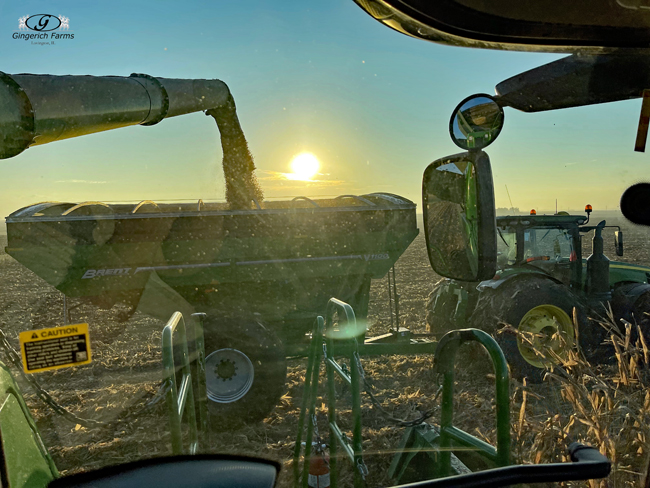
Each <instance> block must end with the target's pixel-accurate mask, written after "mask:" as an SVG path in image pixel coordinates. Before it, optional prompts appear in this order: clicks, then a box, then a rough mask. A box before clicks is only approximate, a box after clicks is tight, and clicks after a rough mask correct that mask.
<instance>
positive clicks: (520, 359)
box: [470, 277, 599, 383]
mask: <svg viewBox="0 0 650 488" xmlns="http://www.w3.org/2000/svg"><path fill="white" fill-rule="evenodd" d="M574 307H575V309H576V312H577V313H576V318H577V321H578V328H579V337H580V343H581V345H582V346H583V352H585V354H586V355H587V356H589V355H591V354H592V353H593V352H595V351H596V349H595V348H594V347H593V346H594V341H597V343H598V344H599V341H598V339H597V338H595V337H592V335H593V334H592V331H590V330H589V329H588V327H587V319H586V314H585V307H584V305H583V304H582V303H581V302H580V299H579V298H578V297H577V296H576V295H575V294H574V293H572V292H571V290H570V289H569V288H567V287H566V286H564V285H561V284H558V283H556V282H554V281H551V280H548V279H544V278H536V277H526V278H523V279H522V278H519V279H513V280H512V282H510V283H504V284H502V285H501V286H500V287H499V288H497V289H495V290H490V289H486V290H484V291H483V292H482V293H481V296H480V297H479V302H478V305H477V307H476V308H475V310H474V313H473V314H472V317H471V318H470V322H471V323H472V324H473V326H475V327H478V328H480V329H483V330H485V331H486V332H489V333H491V334H493V335H494V337H495V339H496V341H497V343H498V344H499V345H500V346H501V349H502V350H503V353H504V355H505V357H506V360H507V361H508V365H509V366H510V373H511V376H513V377H514V378H517V379H519V380H521V379H523V378H526V379H527V381H528V383H541V382H542V381H543V378H544V375H545V373H546V371H547V370H548V366H550V364H548V362H549V361H550V362H551V363H553V362H554V361H553V360H551V359H550V358H549V356H548V355H547V356H546V357H547V359H542V358H540V356H539V355H537V354H536V353H535V352H534V350H533V349H532V348H531V347H530V346H529V345H527V344H526V342H525V340H522V336H521V334H520V333H521V332H531V333H534V335H532V334H531V337H533V338H534V339H533V340H534V341H539V342H538V343H537V345H539V347H538V349H539V348H543V346H542V345H543V344H548V345H551V347H552V348H553V350H554V351H555V352H556V353H557V354H558V355H559V356H560V357H563V358H566V357H568V354H569V350H574V349H575V341H576V332H575V329H574V325H573V309H574ZM506 324H508V325H511V326H512V328H507V327H505V325H506ZM592 327H594V326H592ZM558 330H560V331H561V334H560V335H561V336H562V338H563V340H557V336H554V334H555V333H556V332H558ZM518 332H519V333H518ZM586 349H588V350H586Z"/></svg>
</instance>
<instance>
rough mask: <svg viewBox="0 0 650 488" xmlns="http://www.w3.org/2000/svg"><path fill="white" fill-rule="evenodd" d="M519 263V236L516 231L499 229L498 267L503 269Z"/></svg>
mask: <svg viewBox="0 0 650 488" xmlns="http://www.w3.org/2000/svg"><path fill="white" fill-rule="evenodd" d="M516 261H517V234H515V232H514V230H511V229H508V230H503V229H498V238H497V266H498V268H500V269H503V268H505V267H507V266H512V265H513V264H515V262H516Z"/></svg>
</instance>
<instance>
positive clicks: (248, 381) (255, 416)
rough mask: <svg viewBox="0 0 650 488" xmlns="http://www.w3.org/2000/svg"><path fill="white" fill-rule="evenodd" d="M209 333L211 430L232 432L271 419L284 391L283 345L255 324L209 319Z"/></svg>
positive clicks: (207, 377) (206, 326)
mask: <svg viewBox="0 0 650 488" xmlns="http://www.w3.org/2000/svg"><path fill="white" fill-rule="evenodd" d="M204 334H205V383H206V390H207V397H208V410H209V412H210V423H211V426H212V428H214V429H216V430H233V429H236V428H239V427H241V426H243V425H244V424H247V423H251V422H258V421H261V420H263V419H264V418H266V417H267V416H268V415H269V414H270V413H271V411H272V410H273V408H274V407H275V406H276V405H277V403H278V402H279V400H280V397H281V396H282V395H283V394H284V391H285V379H286V376H287V361H286V357H285V353H284V347H283V345H282V342H281V341H280V340H279V339H278V338H277V336H276V335H275V334H274V333H273V332H272V331H271V330H269V329H268V328H267V327H265V326H264V325H262V324H261V323H260V322H258V321H257V320H254V319H252V320H245V319H223V318H220V319H217V320H215V319H212V320H210V318H207V319H206V320H205V322H204Z"/></svg>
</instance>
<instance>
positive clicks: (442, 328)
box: [426, 279, 457, 334]
mask: <svg viewBox="0 0 650 488" xmlns="http://www.w3.org/2000/svg"><path fill="white" fill-rule="evenodd" d="M449 281H450V280H448V279H444V280H440V281H439V282H438V283H436V284H435V285H434V287H433V290H431V293H429V298H428V301H427V318H426V321H427V332H430V333H432V334H444V333H446V332H449V331H450V330H452V329H454V328H455V327H454V320H453V316H454V313H455V312H456V303H457V298H456V295H454V294H453V293H449V292H448V290H447V286H448V283H449Z"/></svg>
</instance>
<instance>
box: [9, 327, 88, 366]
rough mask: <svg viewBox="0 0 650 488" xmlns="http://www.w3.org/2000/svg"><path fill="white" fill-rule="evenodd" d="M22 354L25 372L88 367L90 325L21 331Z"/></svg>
mask: <svg viewBox="0 0 650 488" xmlns="http://www.w3.org/2000/svg"><path fill="white" fill-rule="evenodd" d="M19 339H20V353H21V356H22V358H23V369H24V370H25V373H37V372H40V371H47V370H50V369H60V368H69V367H70V366H81V365H82V364H89V363H90V361H91V356H90V336H89V335H88V324H76V325H64V326H61V327H52V328H51V329H36V330H28V331H25V332H21V333H20V336H19Z"/></svg>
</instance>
